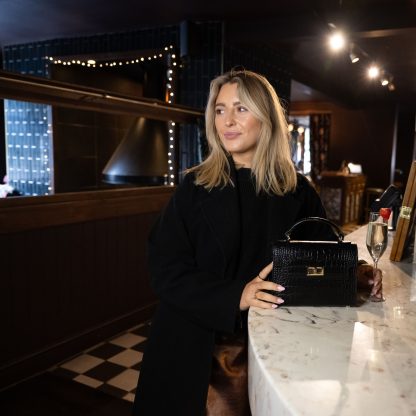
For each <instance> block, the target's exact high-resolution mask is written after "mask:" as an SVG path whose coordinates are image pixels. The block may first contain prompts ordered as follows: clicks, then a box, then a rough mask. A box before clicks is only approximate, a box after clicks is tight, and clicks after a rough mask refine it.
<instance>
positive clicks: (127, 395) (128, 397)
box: [123, 393, 134, 403]
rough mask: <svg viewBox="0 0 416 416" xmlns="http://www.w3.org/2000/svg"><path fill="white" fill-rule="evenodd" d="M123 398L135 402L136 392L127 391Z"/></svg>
mask: <svg viewBox="0 0 416 416" xmlns="http://www.w3.org/2000/svg"><path fill="white" fill-rule="evenodd" d="M123 399H124V400H127V401H129V402H132V403H133V402H134V394H133V393H127V394H126V395H125V396H124V397H123Z"/></svg>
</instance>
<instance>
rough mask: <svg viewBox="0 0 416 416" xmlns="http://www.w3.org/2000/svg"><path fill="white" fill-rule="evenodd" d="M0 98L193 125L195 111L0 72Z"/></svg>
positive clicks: (181, 106)
mask: <svg viewBox="0 0 416 416" xmlns="http://www.w3.org/2000/svg"><path fill="white" fill-rule="evenodd" d="M0 98H8V99H13V100H20V101H29V102H35V103H42V104H50V105H59V106H62V107H69V108H76V109H78V110H94V111H103V112H109V113H113V114H114V113H118V114H131V115H135V116H144V117H147V118H152V119H156V120H164V121H178V122H184V123H196V122H197V119H198V118H200V117H203V115H204V112H203V111H202V110H199V109H194V108H191V107H186V106H183V105H178V104H168V103H166V102H163V101H160V100H155V99H149V98H142V97H140V98H138V97H134V96H128V95H122V94H117V93H113V92H109V91H105V90H100V89H95V88H88V87H84V86H80V85H73V84H69V83H65V82H59V81H51V80H48V79H45V78H40V77H33V76H29V75H21V74H15V73H13V72H7V71H2V70H0Z"/></svg>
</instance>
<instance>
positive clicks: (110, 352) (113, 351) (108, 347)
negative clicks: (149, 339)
mask: <svg viewBox="0 0 416 416" xmlns="http://www.w3.org/2000/svg"><path fill="white" fill-rule="evenodd" d="M124 350H125V348H123V347H120V346H119V345H115V344H111V343H110V342H106V343H104V344H102V345H100V346H99V347H97V348H93V349H90V350H89V351H88V354H90V355H93V356H94V357H99V358H103V359H104V360H106V359H107V358H110V357H113V356H114V355H117V354H119V353H120V352H122V351H124Z"/></svg>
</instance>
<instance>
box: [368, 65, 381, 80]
mask: <svg viewBox="0 0 416 416" xmlns="http://www.w3.org/2000/svg"><path fill="white" fill-rule="evenodd" d="M379 75H380V69H379V68H378V67H377V66H375V65H373V66H370V68H368V76H369V78H371V79H374V78H377V77H378V76H379Z"/></svg>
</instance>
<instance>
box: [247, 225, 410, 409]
mask: <svg viewBox="0 0 416 416" xmlns="http://www.w3.org/2000/svg"><path fill="white" fill-rule="evenodd" d="M365 232H366V228H365V227H362V228H360V229H359V230H357V231H355V232H354V233H352V234H350V235H349V236H348V239H349V240H351V241H355V242H357V245H358V248H359V254H360V258H364V259H366V260H367V261H369V262H370V260H371V259H370V257H369V254H368V252H367V249H366V247H365ZM389 237H390V241H389V247H388V249H387V251H386V253H385V254H384V256H383V257H382V258H381V260H380V263H379V265H380V268H381V269H382V270H383V273H384V280H383V287H384V296H385V298H386V300H385V302H380V303H378V302H368V301H367V302H365V303H364V304H363V305H361V306H359V307H345V308H343V307H319V308H318V307H317V308H314V307H284V306H283V307H280V308H278V309H277V310H265V309H258V308H252V309H251V310H250V312H249V335H250V341H249V395H250V405H251V408H252V414H253V416H269V415H270V416H272V415H296V416H297V415H319V416H326V415H328V416H329V415H331V416H332V415H334V416H335V415H343V416H344V415H354V416H357V415H367V414H368V415H370V414H373V415H377V416H384V415H386V416H391V415H400V416H402V415H411V416H416V264H412V263H394V262H390V260H389V253H390V247H391V243H392V241H391V240H392V236H391V235H390V236H389Z"/></svg>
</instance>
